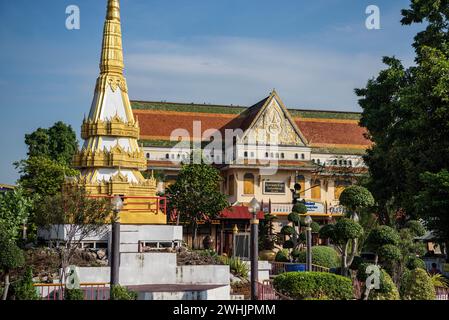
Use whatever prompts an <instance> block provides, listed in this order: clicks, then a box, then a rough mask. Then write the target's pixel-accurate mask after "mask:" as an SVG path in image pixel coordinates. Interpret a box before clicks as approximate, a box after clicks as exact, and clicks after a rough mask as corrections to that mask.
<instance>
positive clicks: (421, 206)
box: [415, 169, 449, 254]
mask: <svg viewBox="0 0 449 320" xmlns="http://www.w3.org/2000/svg"><path fill="white" fill-rule="evenodd" d="M421 178H422V181H423V184H424V185H423V190H421V191H420V192H419V194H418V195H417V197H416V198H415V199H416V208H417V210H418V212H419V213H420V215H421V216H422V217H423V218H424V219H425V220H426V226H427V228H428V229H430V230H434V232H435V233H436V236H437V237H438V238H439V239H441V240H443V241H445V247H446V254H448V253H449V215H448V214H447V208H449V172H448V171H447V170H446V169H443V170H441V172H439V173H436V174H434V173H430V172H426V173H424V174H422V176H421Z"/></svg>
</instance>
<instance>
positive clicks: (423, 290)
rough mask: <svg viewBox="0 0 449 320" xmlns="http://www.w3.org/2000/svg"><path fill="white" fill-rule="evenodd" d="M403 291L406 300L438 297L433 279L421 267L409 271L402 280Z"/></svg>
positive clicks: (403, 297)
mask: <svg viewBox="0 0 449 320" xmlns="http://www.w3.org/2000/svg"><path fill="white" fill-rule="evenodd" d="M401 292H402V299H404V300H435V297H436V293H435V287H434V286H433V283H432V279H431V278H430V277H429V275H428V274H427V272H426V271H425V270H424V269H421V268H417V269H414V270H411V271H410V273H407V276H405V277H404V278H403V281H402V288H401Z"/></svg>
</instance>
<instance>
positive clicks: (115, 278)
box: [111, 196, 123, 287]
mask: <svg viewBox="0 0 449 320" xmlns="http://www.w3.org/2000/svg"><path fill="white" fill-rule="evenodd" d="M111 205H112V211H113V212H114V216H113V219H112V244H111V287H112V286H115V285H118V284H119V269H120V216H119V214H120V211H122V209H123V200H122V198H121V197H120V196H115V197H114V198H112V200H111Z"/></svg>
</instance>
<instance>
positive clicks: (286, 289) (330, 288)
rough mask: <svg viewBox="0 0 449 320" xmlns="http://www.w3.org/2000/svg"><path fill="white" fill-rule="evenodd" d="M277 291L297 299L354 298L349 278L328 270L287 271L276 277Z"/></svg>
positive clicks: (274, 283) (275, 285)
mask: <svg viewBox="0 0 449 320" xmlns="http://www.w3.org/2000/svg"><path fill="white" fill-rule="evenodd" d="M273 285H274V287H275V289H276V290H277V291H279V292H280V293H282V294H285V295H287V296H289V297H291V298H292V299H295V300H305V299H329V300H351V299H353V298H354V293H353V288H352V282H351V280H350V279H349V278H346V277H343V276H339V275H336V274H333V273H326V272H287V273H283V274H281V275H279V276H277V277H276V278H274V282H273Z"/></svg>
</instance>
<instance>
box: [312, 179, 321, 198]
mask: <svg viewBox="0 0 449 320" xmlns="http://www.w3.org/2000/svg"><path fill="white" fill-rule="evenodd" d="M312 199H313V200H321V180H313V181H312Z"/></svg>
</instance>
